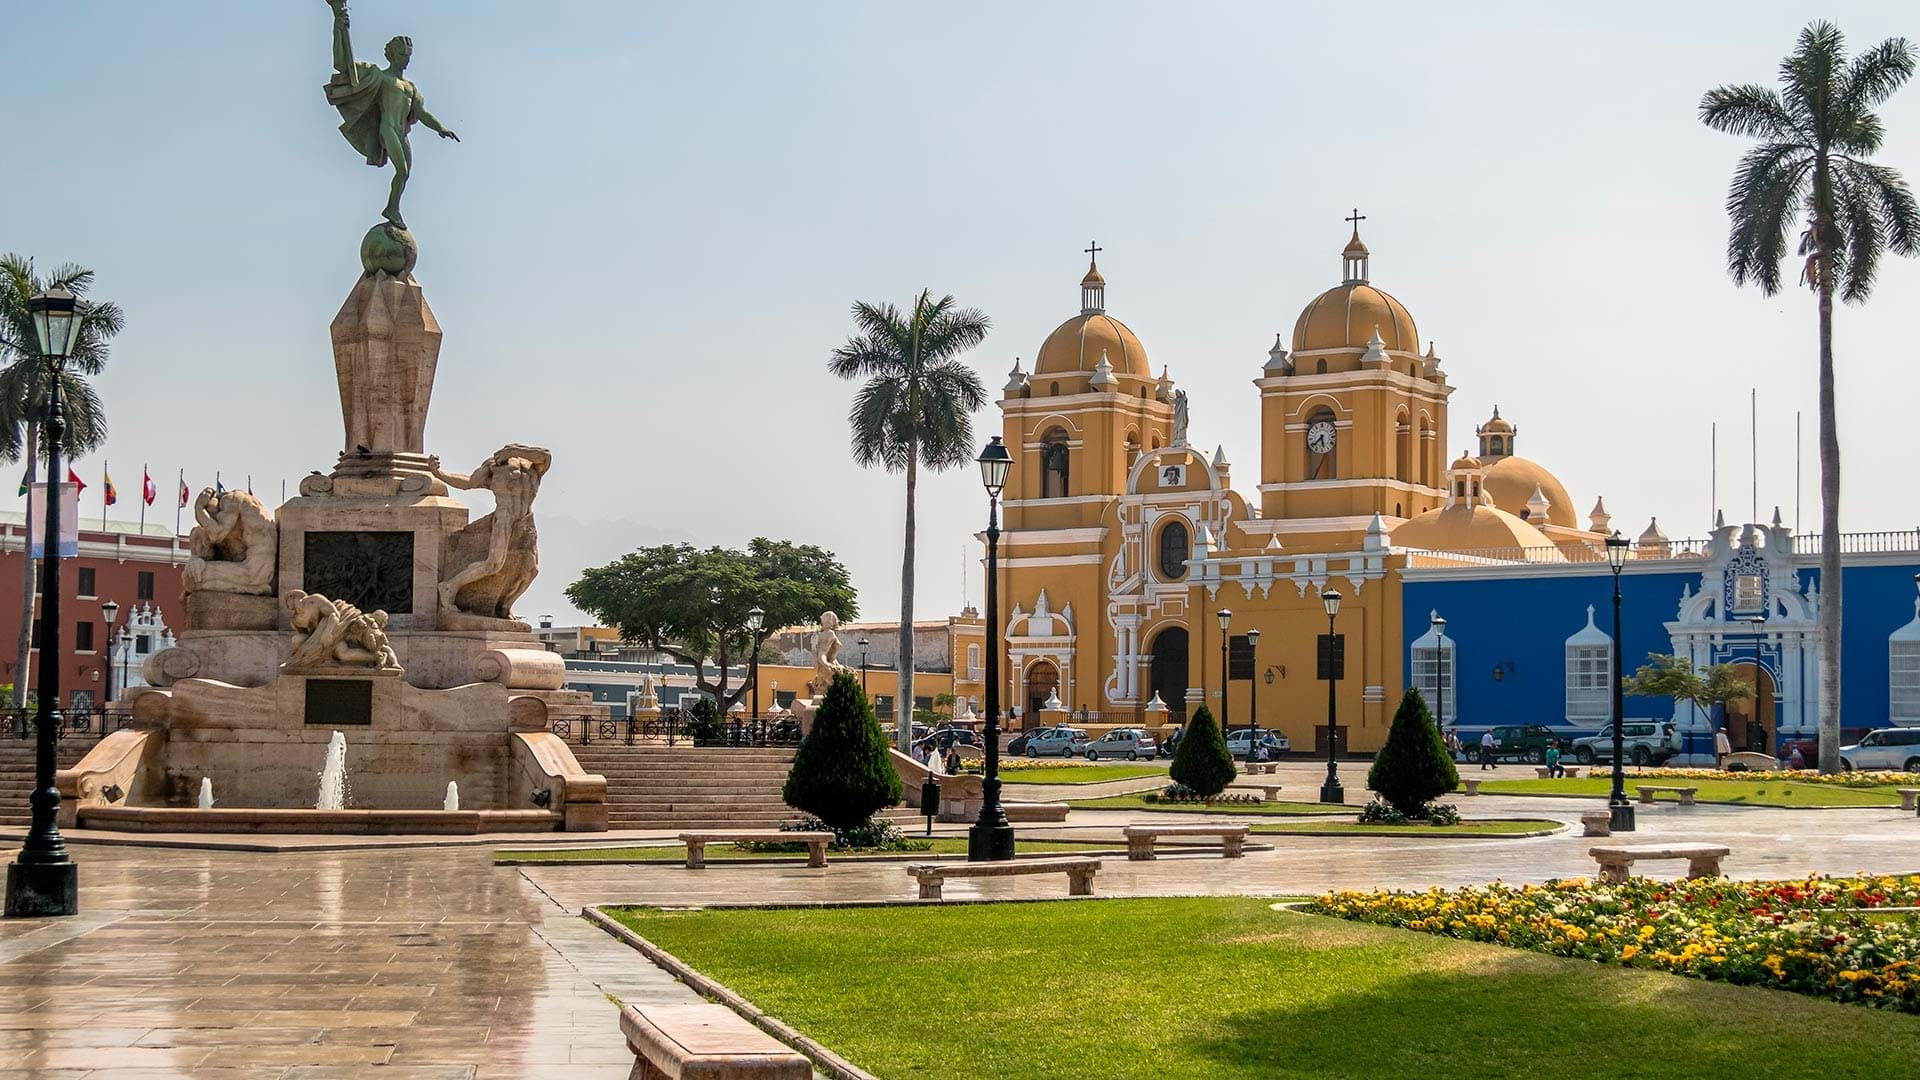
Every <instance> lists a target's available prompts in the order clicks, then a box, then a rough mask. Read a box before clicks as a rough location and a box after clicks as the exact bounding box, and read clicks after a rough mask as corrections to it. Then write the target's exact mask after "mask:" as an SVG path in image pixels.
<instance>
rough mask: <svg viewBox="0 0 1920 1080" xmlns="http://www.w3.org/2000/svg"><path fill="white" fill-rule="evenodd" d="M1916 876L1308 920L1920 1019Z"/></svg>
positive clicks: (1559, 894) (1679, 885)
mask: <svg viewBox="0 0 1920 1080" xmlns="http://www.w3.org/2000/svg"><path fill="white" fill-rule="evenodd" d="M1917 905H1920V875H1915V876H1909V877H1857V878H1823V877H1810V878H1807V879H1805V880H1803V881H1730V880H1727V879H1724V878H1715V879H1710V880H1709V879H1699V880H1693V881H1655V880H1652V879H1649V878H1633V879H1631V880H1629V881H1628V882H1626V883H1625V884H1623V885H1602V884H1594V883H1589V882H1588V881H1587V880H1586V879H1583V878H1574V879H1570V880H1567V881H1556V882H1551V883H1549V884H1546V885H1522V886H1519V887H1514V886H1510V885H1503V884H1501V883H1499V882H1495V883H1493V884H1492V885H1482V886H1470V887H1468V888H1464V889H1458V890H1454V891H1446V890H1441V889H1430V890H1428V891H1427V892H1423V893H1403V892H1339V893H1326V894H1323V895H1321V896H1319V897H1316V898H1315V899H1313V900H1312V901H1309V903H1308V905H1307V907H1308V910H1310V911H1313V912H1315V913H1318V914H1322V915H1333V916H1337V917H1339V918H1343V919H1353V920H1356V921H1359V922H1370V923H1378V924H1381V925H1385V926H1398V927H1403V928H1405V929H1408V930H1418V931H1421V932H1423V933H1429V934H1438V935H1440V936H1442V937H1451V938H1459V939H1462V940H1466V941H1484V942H1491V943H1495V944H1500V945H1508V946H1511V947H1513V948H1517V949H1531V950H1533V951H1534V952H1544V953H1551V954H1553V955H1555V956H1567V957H1575V958H1579V959H1584V960H1593V961H1596V962H1598V963H1603V964H1619V965H1622V966H1624V967H1636V968H1654V969H1657V970H1660V971H1668V972H1672V973H1674V974H1677V975H1688V976H1692V977H1693V978H1698V979H1717V980H1721V981H1724V982H1730V983H1740V984H1745V985H1754V986H1770V987H1775V988H1778V989H1782V990H1791V991H1794V992H1796V993H1800V994H1807V995H1809V996H1812V997H1822V998H1831V999H1833V1000H1835V1001H1842V1002H1850V1003H1854V1004H1862V1005H1871V1006H1874V1007H1876V1008H1883V1009H1894V1010H1898V1011H1901V1012H1910V1013H1920V917H1916V916H1914V915H1912V914H1907V915H1904V916H1892V915H1891V913H1889V914H1888V915H1882V916H1877V917H1871V918H1870V917H1869V916H1868V913H1869V912H1870V911H1873V910H1874V909H1878V908H1888V907H1912V906H1917Z"/></svg>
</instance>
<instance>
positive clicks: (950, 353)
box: [827, 289, 990, 750]
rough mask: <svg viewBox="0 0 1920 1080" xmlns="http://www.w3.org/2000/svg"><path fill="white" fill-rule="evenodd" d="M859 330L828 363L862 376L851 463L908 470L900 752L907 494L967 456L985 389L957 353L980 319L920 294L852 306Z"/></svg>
mask: <svg viewBox="0 0 1920 1080" xmlns="http://www.w3.org/2000/svg"><path fill="white" fill-rule="evenodd" d="M853 322H854V326H855V328H856V329H857V330H858V333H857V334H855V335H854V336H853V337H851V338H849V339H847V343H846V344H845V345H842V346H840V347H839V348H837V349H835V350H833V358H832V359H831V360H829V361H828V362H827V367H828V369H829V370H831V371H832V372H833V373H834V374H835V375H838V376H840V377H841V378H843V379H865V380H866V384H865V385H863V386H862V387H861V388H860V392H859V393H858V394H856V395H855V396H854V399H853V408H852V409H851V410H850V411H849V412H848V414H847V420H848V422H849V423H850V424H851V425H852V427H853V459H854V460H855V461H857V462H859V463H860V464H861V465H862V466H863V467H867V468H871V467H873V466H874V465H880V466H883V467H885V468H886V469H887V471H889V472H905V473H906V474H907V537H906V555H905V556H904V557H903V558H902V559H901V565H900V657H899V669H898V670H899V673H900V676H899V690H898V692H897V693H896V694H895V695H894V721H895V724H896V727H897V730H898V732H899V735H898V741H899V744H900V748H901V749H902V750H905V749H906V748H907V744H908V743H909V742H910V741H911V740H912V737H913V546H914V505H913V499H914V488H915V487H916V486H917V485H918V484H919V480H920V467H921V466H922V465H924V466H926V467H927V468H929V469H934V470H939V469H950V468H953V467H954V466H956V465H965V464H967V463H969V462H971V461H972V460H973V458H974V454H975V453H976V450H975V448H974V445H973V414H974V412H975V411H976V410H978V409H980V408H981V407H982V406H984V405H985V404H986V401H987V388H986V387H985V386H984V385H982V384H981V382H980V376H978V375H976V374H975V373H974V371H973V369H972V368H970V367H968V366H966V365H965V364H963V363H961V362H960V361H959V360H958V359H957V357H958V356H959V355H960V354H961V353H963V352H966V351H967V350H968V349H971V348H973V347H974V346H975V345H978V344H980V342H982V341H984V340H985V339H986V336H987V328H988V326H989V325H990V323H989V320H988V319H987V316H986V313H984V312H982V311H979V310H977V309H975V308H956V307H955V306H954V299H953V297H952V296H943V297H941V298H940V299H938V300H935V299H933V294H932V292H931V291H929V290H926V289H922V290H921V291H920V295H919V296H917V297H915V298H914V301H913V310H912V311H911V312H902V311H900V310H899V309H898V308H895V307H894V306H893V305H892V304H878V305H875V304H861V303H857V304H855V305H853Z"/></svg>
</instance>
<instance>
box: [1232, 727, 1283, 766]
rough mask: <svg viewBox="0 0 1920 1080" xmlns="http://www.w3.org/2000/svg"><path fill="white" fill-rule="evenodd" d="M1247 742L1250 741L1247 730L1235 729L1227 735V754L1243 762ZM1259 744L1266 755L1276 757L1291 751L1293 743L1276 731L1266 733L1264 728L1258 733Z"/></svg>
mask: <svg viewBox="0 0 1920 1080" xmlns="http://www.w3.org/2000/svg"><path fill="white" fill-rule="evenodd" d="M1249 742H1250V739H1249V737H1248V735H1247V729H1246V728H1235V729H1234V730H1233V731H1231V732H1229V733H1228V734H1227V752H1228V753H1229V754H1232V755H1233V756H1234V757H1236V758H1240V759H1242V760H1244V759H1245V758H1246V756H1247V746H1248V743H1249ZM1260 744H1261V745H1262V746H1265V747H1266V748H1267V755H1268V756H1269V757H1276V756H1278V755H1280V754H1284V753H1286V752H1287V751H1289V750H1292V749H1293V743H1292V742H1291V741H1289V740H1288V739H1287V737H1286V736H1285V735H1282V734H1280V733H1279V732H1277V731H1267V730H1265V729H1264V728H1263V729H1262V730H1261V732H1260Z"/></svg>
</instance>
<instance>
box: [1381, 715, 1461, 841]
mask: <svg viewBox="0 0 1920 1080" xmlns="http://www.w3.org/2000/svg"><path fill="white" fill-rule="evenodd" d="M1459 784H1460V773H1459V771H1458V770H1456V769H1455V768H1454V767H1453V755H1452V754H1449V753H1447V744H1446V740H1445V739H1443V738H1442V737H1441V735H1440V727H1439V725H1437V724H1435V723H1434V722H1433V713H1432V712H1431V711H1429V710H1428V709H1427V701H1426V699H1425V698H1423V697H1421V696H1420V691H1419V690H1417V689H1415V688H1413V687H1411V686H1409V687H1407V692H1406V693H1405V694H1404V695H1402V696H1401V698H1400V708H1399V709H1398V710H1397V711H1396V712H1395V713H1394V714H1393V727H1392V728H1390V729H1388V731H1387V743H1386V745H1385V746H1382V747H1381V748H1380V752H1379V753H1378V754H1376V755H1374V758H1373V767H1372V768H1369V769H1368V770H1367V787H1369V788H1371V789H1373V790H1374V791H1375V792H1377V793H1378V794H1379V795H1380V797H1381V798H1383V799H1385V800H1387V803H1388V804H1389V805H1391V806H1392V807H1393V808H1394V809H1395V810H1398V811H1400V812H1401V813H1402V814H1405V815H1407V816H1408V817H1419V816H1421V815H1422V814H1423V813H1424V811H1425V809H1426V806H1427V804H1428V803H1430V802H1432V801H1433V800H1435V799H1437V798H1439V797H1440V796H1442V795H1445V794H1446V793H1447V792H1449V791H1452V790H1453V789H1454V788H1455V787H1458V786H1459Z"/></svg>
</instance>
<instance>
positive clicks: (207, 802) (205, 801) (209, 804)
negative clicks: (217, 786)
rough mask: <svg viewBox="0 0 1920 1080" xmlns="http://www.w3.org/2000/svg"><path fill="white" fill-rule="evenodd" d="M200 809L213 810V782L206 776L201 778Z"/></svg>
mask: <svg viewBox="0 0 1920 1080" xmlns="http://www.w3.org/2000/svg"><path fill="white" fill-rule="evenodd" d="M200 809H202V810H211V809H213V780H212V779H211V778H209V777H205V776H203V777H201V778H200Z"/></svg>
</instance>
